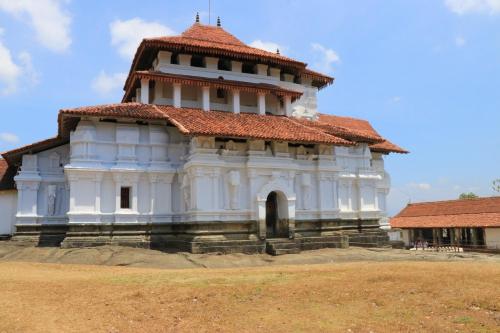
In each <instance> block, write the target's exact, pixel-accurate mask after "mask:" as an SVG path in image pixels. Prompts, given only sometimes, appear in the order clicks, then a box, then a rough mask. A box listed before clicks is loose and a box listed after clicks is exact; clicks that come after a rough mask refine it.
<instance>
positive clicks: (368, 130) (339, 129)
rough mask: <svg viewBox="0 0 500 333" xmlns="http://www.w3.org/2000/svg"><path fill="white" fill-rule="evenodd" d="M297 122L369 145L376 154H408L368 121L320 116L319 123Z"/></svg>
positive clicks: (304, 120) (302, 120) (301, 120)
mask: <svg viewBox="0 0 500 333" xmlns="http://www.w3.org/2000/svg"><path fill="white" fill-rule="evenodd" d="M296 121H299V122H301V123H302V124H304V125H307V126H311V127H314V128H317V129H320V130H322V131H324V132H325V133H328V134H332V135H335V136H338V137H341V138H343V139H346V140H350V141H355V142H366V143H369V144H370V149H371V150H372V151H374V152H379V153H384V154H388V153H401V154H406V153H408V151H406V150H404V149H403V148H401V147H398V146H397V145H395V144H393V143H391V142H390V141H388V140H386V139H384V138H382V137H381V136H380V135H379V134H378V133H377V131H375V129H373V127H372V126H371V125H370V123H369V122H368V121H366V120H362V119H356V118H351V117H340V116H334V115H327V114H320V115H319V119H318V120H317V121H310V120H306V119H297V120H296Z"/></svg>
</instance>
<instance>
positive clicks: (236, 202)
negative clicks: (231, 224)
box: [228, 170, 240, 209]
mask: <svg viewBox="0 0 500 333" xmlns="http://www.w3.org/2000/svg"><path fill="white" fill-rule="evenodd" d="M228 183H229V207H230V208H231V209H238V208H239V206H240V198H239V191H238V189H239V186H240V173H239V171H235V170H233V171H229V174H228Z"/></svg>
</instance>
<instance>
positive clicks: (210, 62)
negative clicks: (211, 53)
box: [205, 57, 219, 70]
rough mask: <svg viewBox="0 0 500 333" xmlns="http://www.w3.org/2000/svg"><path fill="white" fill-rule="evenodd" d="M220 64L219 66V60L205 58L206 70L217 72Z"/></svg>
mask: <svg viewBox="0 0 500 333" xmlns="http://www.w3.org/2000/svg"><path fill="white" fill-rule="evenodd" d="M218 64H219V58H214V57H205V67H206V68H208V69H214V70H216V69H217V65H218Z"/></svg>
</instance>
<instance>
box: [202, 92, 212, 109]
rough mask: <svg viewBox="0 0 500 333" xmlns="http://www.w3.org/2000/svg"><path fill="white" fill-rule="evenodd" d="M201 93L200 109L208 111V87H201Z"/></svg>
mask: <svg viewBox="0 0 500 333" xmlns="http://www.w3.org/2000/svg"><path fill="white" fill-rule="evenodd" d="M201 91H202V109H203V111H210V87H201Z"/></svg>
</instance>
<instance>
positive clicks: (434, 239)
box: [432, 228, 438, 250]
mask: <svg viewBox="0 0 500 333" xmlns="http://www.w3.org/2000/svg"><path fill="white" fill-rule="evenodd" d="M437 230H438V229H436V228H432V247H433V248H434V250H436V249H437Z"/></svg>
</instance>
